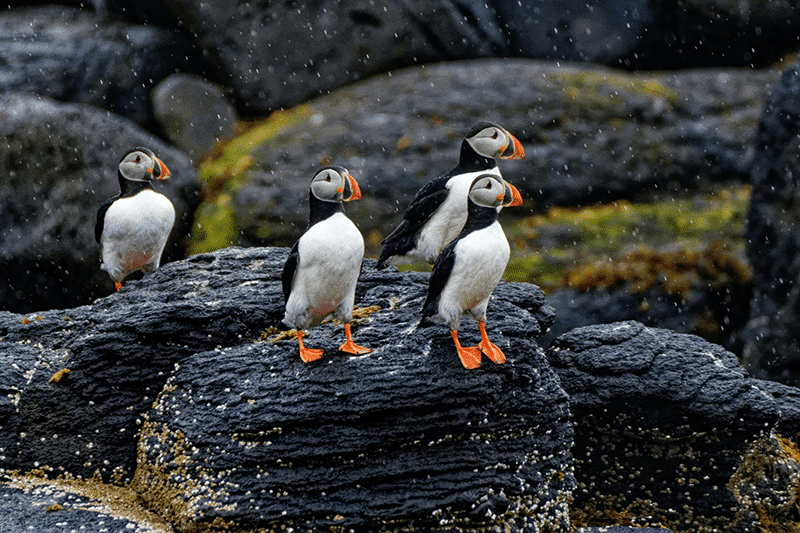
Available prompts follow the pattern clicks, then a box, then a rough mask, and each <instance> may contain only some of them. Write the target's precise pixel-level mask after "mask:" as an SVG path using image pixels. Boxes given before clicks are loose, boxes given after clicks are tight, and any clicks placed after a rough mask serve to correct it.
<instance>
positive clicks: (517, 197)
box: [505, 182, 522, 207]
mask: <svg viewBox="0 0 800 533" xmlns="http://www.w3.org/2000/svg"><path fill="white" fill-rule="evenodd" d="M506 185H508V188H509V189H511V202H510V203H508V204H505V205H506V207H516V206H518V205H522V195H521V194H520V193H519V190H518V189H517V188H516V187H514V186H513V185H511V184H510V183H508V182H506Z"/></svg>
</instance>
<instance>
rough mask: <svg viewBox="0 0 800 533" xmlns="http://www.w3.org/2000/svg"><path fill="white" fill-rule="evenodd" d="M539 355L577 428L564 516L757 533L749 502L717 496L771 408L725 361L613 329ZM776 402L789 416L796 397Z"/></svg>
mask: <svg viewBox="0 0 800 533" xmlns="http://www.w3.org/2000/svg"><path fill="white" fill-rule="evenodd" d="M547 358H548V360H549V361H550V364H551V365H552V366H553V368H554V369H555V371H556V372H557V373H558V375H559V377H560V379H561V383H562V386H563V387H564V390H566V391H567V393H568V394H569V396H570V412H571V414H572V417H573V422H574V425H575V447H574V448H573V453H574V454H575V477H576V480H577V483H578V487H577V489H576V490H575V491H574V493H573V496H574V502H573V504H572V505H573V509H579V510H580V513H583V515H584V516H585V518H586V519H592V518H595V519H596V518H597V517H599V516H607V517H611V516H618V514H617V513H619V512H620V510H623V509H624V510H625V511H624V513H625V515H626V516H635V517H638V519H639V520H642V521H647V522H649V523H653V522H654V521H655V520H657V521H658V522H659V523H661V524H663V525H667V526H668V527H671V528H673V529H674V530H676V531H684V530H698V528H700V527H701V526H702V527H708V528H714V529H717V530H724V531H753V530H754V529H757V528H756V527H755V523H756V522H755V521H756V518H755V514H754V513H752V511H754V510H755V509H754V507H753V505H755V504H754V499H745V500H743V501H737V499H736V498H735V497H734V494H733V493H732V492H731V491H730V490H729V489H728V488H727V487H728V484H729V482H731V480H732V479H734V473H735V472H736V471H737V469H740V468H746V467H743V466H742V464H743V463H744V462H745V459H744V458H745V456H746V454H747V452H748V449H749V448H750V447H751V445H753V444H754V443H757V442H760V441H761V440H762V439H767V438H769V437H770V432H771V430H772V428H773V427H775V425H776V424H777V423H778V421H779V419H780V416H781V409H780V408H779V406H778V404H777V403H776V401H775V400H774V399H773V395H772V394H770V393H768V392H765V391H762V390H761V389H760V388H759V385H760V383H761V382H759V381H758V380H755V379H752V378H750V377H748V376H747V373H746V372H745V371H744V369H742V368H741V367H740V366H739V364H738V361H737V359H736V357H735V356H734V355H733V354H731V353H730V352H726V351H725V350H723V349H722V348H720V347H719V346H717V345H713V344H710V343H708V342H706V341H704V340H702V339H700V338H698V337H694V336H691V335H681V334H677V333H675V332H672V331H669V330H663V329H652V328H647V327H645V326H643V325H642V324H639V323H637V322H619V323H614V324H608V325H602V326H590V327H585V328H579V329H576V330H573V331H571V332H569V333H567V334H566V335H563V336H562V337H560V338H559V339H557V340H556V341H555V343H554V344H553V345H552V346H551V347H550V349H548V351H547ZM795 392H796V391H795ZM785 398H786V401H787V403H789V402H791V403H792V404H793V407H792V409H793V410H796V409H797V396H796V395H795V396H793V397H792V398H790V397H788V395H787V396H785ZM578 450H580V451H578ZM768 455H769V454H768ZM768 455H767V456H768ZM792 479H796V476H794V477H791V476H787V477H785V478H783V479H782V480H781V479H778V480H777V482H779V483H782V484H784V485H787V486H788V485H791V483H793V482H794V481H792ZM772 481H776V480H772ZM748 511H750V512H748Z"/></svg>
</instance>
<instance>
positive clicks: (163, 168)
mask: <svg viewBox="0 0 800 533" xmlns="http://www.w3.org/2000/svg"><path fill="white" fill-rule="evenodd" d="M156 163H158V169H159V171H160V172H159V175H158V177H157V178H156V179H160V180H165V179H167V178H169V177H170V176H172V173H170V171H169V169H168V168H167V165H165V164H164V162H163V161H162V160H160V159H159V158H157V157H156ZM148 172H152V170H150V171H148Z"/></svg>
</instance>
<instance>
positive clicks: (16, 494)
mask: <svg viewBox="0 0 800 533" xmlns="http://www.w3.org/2000/svg"><path fill="white" fill-rule="evenodd" d="M0 531H3V532H4V533H15V532H21V531H35V532H36V533H65V532H77V531H80V532H81V533H110V532H112V531H113V532H122V531H136V532H137V533H172V528H171V527H170V526H169V524H167V523H166V522H164V521H163V520H161V519H160V518H159V517H157V516H155V515H153V514H152V513H149V512H147V511H146V510H144V509H143V508H142V506H141V502H139V501H137V499H136V494H135V493H134V492H133V491H131V490H128V489H125V488H122V487H109V486H99V485H91V484H87V483H80V482H77V483H76V482H74V481H56V482H49V481H46V480H42V479H39V478H35V477H32V476H31V477H17V476H12V477H10V478H9V479H8V480H6V479H5V476H2V477H0Z"/></svg>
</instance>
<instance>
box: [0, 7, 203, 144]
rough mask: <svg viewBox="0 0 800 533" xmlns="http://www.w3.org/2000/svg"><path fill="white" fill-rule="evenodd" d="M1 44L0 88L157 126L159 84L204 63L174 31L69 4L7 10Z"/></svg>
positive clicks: (1, 16) (0, 24) (0, 17)
mask: <svg viewBox="0 0 800 533" xmlns="http://www.w3.org/2000/svg"><path fill="white" fill-rule="evenodd" d="M0 43H1V45H0V65H2V67H0V72H2V76H0V91H2V92H6V91H18V92H29V93H34V94H38V95H40V96H47V97H50V98H54V99H57V100H61V101H66V102H74V103H83V104H92V105H95V106H97V107H100V108H103V109H107V110H109V111H112V112H114V113H115V114H117V115H121V116H124V117H126V118H128V119H129V120H132V121H134V122H136V123H138V124H140V125H142V126H144V127H146V128H148V129H150V130H154V129H155V127H156V124H155V121H154V119H153V114H152V112H151V108H150V98H149V94H150V91H151V90H152V88H153V87H154V86H155V84H156V83H158V82H159V81H160V80H162V79H163V78H165V77H166V76H168V75H169V74H171V73H173V72H175V71H176V70H181V71H197V70H198V69H201V68H202V67H201V66H200V65H202V62H201V59H200V55H199V52H197V50H196V49H195V48H194V47H193V45H192V43H191V41H189V40H188V39H187V38H186V37H184V36H183V35H182V34H180V33H178V32H177V31H175V30H172V29H168V28H163V27H158V26H146V25H135V24H126V23H122V22H115V21H112V20H110V19H107V18H105V17H102V16H101V15H100V14H98V13H94V12H91V11H88V10H82V9H76V8H70V7H65V6H38V7H31V8H22V7H15V8H14V9H10V10H3V11H2V12H0Z"/></svg>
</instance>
